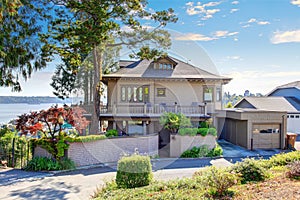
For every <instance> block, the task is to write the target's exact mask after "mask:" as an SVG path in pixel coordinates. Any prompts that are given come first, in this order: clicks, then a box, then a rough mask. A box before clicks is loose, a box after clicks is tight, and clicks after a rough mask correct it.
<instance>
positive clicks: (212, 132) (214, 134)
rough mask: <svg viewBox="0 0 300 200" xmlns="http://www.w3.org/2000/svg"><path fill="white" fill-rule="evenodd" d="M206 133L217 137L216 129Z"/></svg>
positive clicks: (210, 129)
mask: <svg viewBox="0 0 300 200" xmlns="http://www.w3.org/2000/svg"><path fill="white" fill-rule="evenodd" d="M207 132H208V134H210V135H213V136H217V129H216V128H209V129H208V131H207Z"/></svg>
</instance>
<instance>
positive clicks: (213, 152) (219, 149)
mask: <svg viewBox="0 0 300 200" xmlns="http://www.w3.org/2000/svg"><path fill="white" fill-rule="evenodd" d="M221 155H223V149H222V147H221V146H220V145H219V144H218V143H217V144H216V146H215V148H213V149H212V150H210V152H208V154H207V155H206V156H207V157H217V156H221Z"/></svg>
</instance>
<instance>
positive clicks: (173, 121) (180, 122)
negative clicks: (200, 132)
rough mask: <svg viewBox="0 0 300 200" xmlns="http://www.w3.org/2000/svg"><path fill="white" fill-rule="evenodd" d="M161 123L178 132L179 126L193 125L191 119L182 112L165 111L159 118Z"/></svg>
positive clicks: (166, 127)
mask: <svg viewBox="0 0 300 200" xmlns="http://www.w3.org/2000/svg"><path fill="white" fill-rule="evenodd" d="M159 122H160V124H161V125H162V126H163V127H164V128H165V129H168V130H170V131H171V132H172V133H177V132H178V129H179V128H188V127H191V126H192V123H191V120H190V119H189V118H187V117H186V116H185V115H184V114H182V113H178V114H176V113H172V112H165V113H164V114H163V115H161V117H160V119H159Z"/></svg>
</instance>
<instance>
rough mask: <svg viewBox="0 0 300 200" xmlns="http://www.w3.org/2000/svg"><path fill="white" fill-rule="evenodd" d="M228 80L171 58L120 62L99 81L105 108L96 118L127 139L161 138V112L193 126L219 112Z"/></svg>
mask: <svg viewBox="0 0 300 200" xmlns="http://www.w3.org/2000/svg"><path fill="white" fill-rule="evenodd" d="M230 80H231V79H230V78H226V77H222V76H219V75H216V74H212V73H210V72H207V71H205V70H202V69H201V68H199V67H195V66H193V65H191V64H188V63H185V62H183V61H180V60H178V59H176V58H173V57H170V56H167V57H163V58H159V59H157V60H140V61H135V62H133V61H122V62H120V70H118V71H117V72H115V73H111V74H108V75H104V76H103V82H104V84H106V86H107V105H106V106H104V107H102V108H101V115H100V118H101V121H102V124H103V121H107V122H108V129H112V128H114V129H117V130H118V131H120V132H121V131H123V132H124V133H126V134H128V135H139V134H141V135H146V134H151V133H159V132H160V131H161V130H162V127H161V126H160V125H159V117H160V116H161V115H162V114H163V113H164V112H175V113H179V112H180V113H183V114H185V115H186V116H188V117H190V118H191V120H192V122H193V123H194V125H195V126H197V125H198V124H199V121H203V120H205V119H207V118H210V117H211V115H212V114H214V113H215V110H216V109H221V105H222V86H223V85H224V84H227V83H228V82H229V81H230Z"/></svg>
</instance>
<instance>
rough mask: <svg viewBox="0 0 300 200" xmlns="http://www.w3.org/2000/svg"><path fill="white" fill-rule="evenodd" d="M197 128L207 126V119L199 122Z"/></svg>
mask: <svg viewBox="0 0 300 200" xmlns="http://www.w3.org/2000/svg"><path fill="white" fill-rule="evenodd" d="M199 128H209V123H208V122H207V121H203V122H200V123H199Z"/></svg>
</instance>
